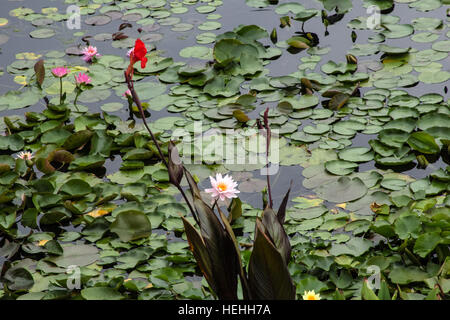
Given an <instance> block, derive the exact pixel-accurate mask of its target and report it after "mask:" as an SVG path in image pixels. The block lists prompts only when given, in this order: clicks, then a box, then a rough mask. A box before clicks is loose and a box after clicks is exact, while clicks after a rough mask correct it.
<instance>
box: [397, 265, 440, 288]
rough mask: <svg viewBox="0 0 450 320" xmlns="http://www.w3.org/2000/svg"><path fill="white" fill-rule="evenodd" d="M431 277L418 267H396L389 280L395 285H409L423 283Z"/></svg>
mask: <svg viewBox="0 0 450 320" xmlns="http://www.w3.org/2000/svg"><path fill="white" fill-rule="evenodd" d="M430 277H431V275H429V274H428V273H426V272H424V271H422V270H420V269H419V268H418V267H403V266H396V267H394V268H393V269H392V271H391V272H390V273H389V279H391V281H392V282H393V283H398V284H408V283H411V282H421V281H423V280H425V279H428V278H430Z"/></svg>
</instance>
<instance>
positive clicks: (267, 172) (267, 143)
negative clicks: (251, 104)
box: [264, 108, 273, 208]
mask: <svg viewBox="0 0 450 320" xmlns="http://www.w3.org/2000/svg"><path fill="white" fill-rule="evenodd" d="M264 126H265V128H266V162H267V171H266V179H267V192H268V194H269V206H270V208H273V200H272V188H271V187H270V177H269V148H270V138H271V135H272V133H271V131H270V126H269V108H267V109H266V111H265V112H264Z"/></svg>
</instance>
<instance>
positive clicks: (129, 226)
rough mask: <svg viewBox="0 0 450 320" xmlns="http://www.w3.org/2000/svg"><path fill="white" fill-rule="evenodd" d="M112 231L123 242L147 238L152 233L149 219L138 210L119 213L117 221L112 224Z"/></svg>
mask: <svg viewBox="0 0 450 320" xmlns="http://www.w3.org/2000/svg"><path fill="white" fill-rule="evenodd" d="M110 229H111V231H112V232H114V233H116V234H117V235H118V236H119V238H120V240H122V241H123V242H128V241H131V240H136V239H140V238H146V237H148V236H150V234H151V232H152V227H151V225H150V220H149V219H148V217H147V216H146V215H145V214H144V213H143V212H140V211H136V210H129V211H124V212H121V213H119V214H118V215H117V217H116V220H114V222H113V223H112V224H111V226H110Z"/></svg>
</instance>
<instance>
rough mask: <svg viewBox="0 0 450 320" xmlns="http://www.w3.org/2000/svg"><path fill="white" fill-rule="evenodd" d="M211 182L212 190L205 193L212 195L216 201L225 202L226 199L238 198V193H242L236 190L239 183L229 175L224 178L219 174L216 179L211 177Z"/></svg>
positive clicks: (206, 190)
mask: <svg viewBox="0 0 450 320" xmlns="http://www.w3.org/2000/svg"><path fill="white" fill-rule="evenodd" d="M209 179H210V180H211V186H212V188H210V189H205V192H208V193H211V196H212V197H213V199H214V200H217V199H220V200H221V201H224V200H225V198H228V199H231V198H237V195H236V194H237V193H240V191H239V190H237V189H236V187H237V183H236V182H234V181H233V178H232V177H230V176H229V175H226V176H225V177H222V174H220V173H217V174H216V179H214V178H213V177H209Z"/></svg>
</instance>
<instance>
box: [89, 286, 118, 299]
mask: <svg viewBox="0 0 450 320" xmlns="http://www.w3.org/2000/svg"><path fill="white" fill-rule="evenodd" d="M81 296H82V297H83V298H84V299H86V300H122V299H124V297H123V296H122V295H121V294H120V293H119V292H118V291H117V290H115V289H113V288H110V287H92V288H85V289H83V290H81Z"/></svg>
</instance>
